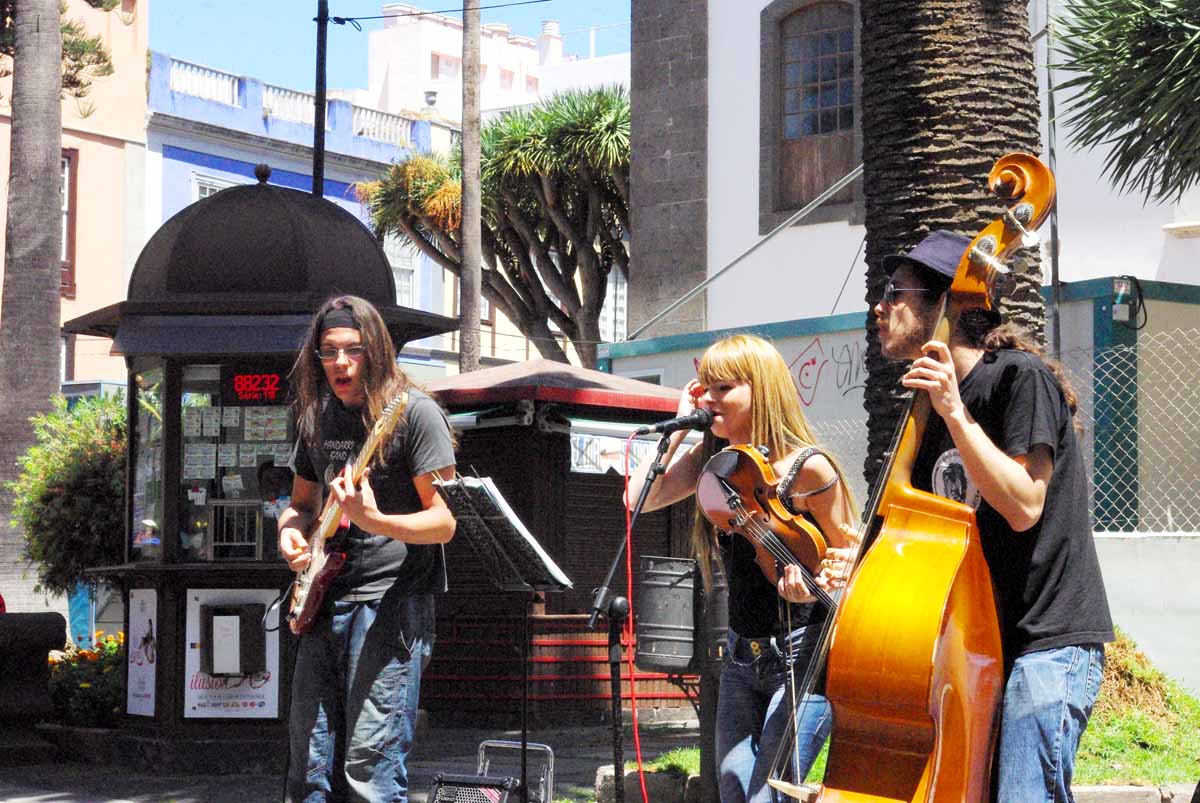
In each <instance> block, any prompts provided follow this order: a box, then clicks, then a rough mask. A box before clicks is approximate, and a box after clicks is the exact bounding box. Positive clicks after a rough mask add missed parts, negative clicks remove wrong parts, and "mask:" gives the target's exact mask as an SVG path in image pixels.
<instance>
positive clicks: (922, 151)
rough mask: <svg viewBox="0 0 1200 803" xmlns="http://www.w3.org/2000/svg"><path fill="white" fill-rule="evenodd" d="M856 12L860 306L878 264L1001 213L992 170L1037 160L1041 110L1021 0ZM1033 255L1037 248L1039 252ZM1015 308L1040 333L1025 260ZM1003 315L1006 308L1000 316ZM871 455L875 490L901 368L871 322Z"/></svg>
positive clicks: (870, 291)
mask: <svg viewBox="0 0 1200 803" xmlns="http://www.w3.org/2000/svg"><path fill="white" fill-rule="evenodd" d="M860 9H861V15H862V37H861V41H862V50H861V54H862V58H861V60H862V131H863V165H864V167H863V193H864V196H865V199H866V221H865V222H866V230H867V241H866V260H867V268H868V269H867V294H866V299H867V303H868V304H869V305H871V306H872V307H873V306H874V305H875V303H876V302H877V301H878V300H879V296H880V294H881V293H882V292H883V285H884V284H885V283H886V281H887V277H886V276H885V275H884V273H883V270H882V268H881V260H882V258H883V257H884V256H885V255H887V254H891V253H896V252H900V251H906V250H908V249H909V248H911V247H912V246H914V245H915V244H916V243H917V242H918V241H920V239H921V238H922V237H924V236H925V235H926V234H928V233H929V232H930V231H932V230H934V229H950V230H953V231H958V232H961V233H963V234H969V235H972V236H973V235H975V234H976V233H977V232H978V230H979V229H980V228H982V227H983V225H984V224H985V223H986V222H988V221H990V220H991V219H993V218H995V217H996V216H997V215H998V214H1000V212H1001V211H1002V206H1001V205H1000V204H999V203H997V201H996V199H995V198H993V197H992V196H990V195H989V194H988V192H987V174H988V171H989V170H990V169H991V167H992V165H993V164H994V163H995V161H996V159H998V158H999V157H1000V156H1002V155H1003V154H1005V153H1008V152H1010V151H1016V150H1020V151H1027V152H1030V153H1038V152H1039V150H1040V145H1039V142H1040V137H1039V129H1038V122H1039V106H1038V97H1037V82H1036V76H1035V73H1034V67H1033V47H1032V44H1031V42H1030V38H1029V17H1028V13H1027V10H1026V3H1025V2H1024V0H992V1H991V2H986V3H980V2H978V0H875V2H863V3H861V4H860ZM1035 254H1036V252H1035ZM1014 264H1015V265H1019V266H1021V267H1024V266H1025V265H1032V266H1033V267H1034V268H1035V270H1032V271H1031V270H1028V269H1024V270H1023V271H1022V276H1021V278H1020V280H1019V283H1018V287H1019V290H1018V293H1017V295H1018V296H1019V298H1020V299H1021V300H1020V301H1019V302H1018V303H1019V305H1020V306H1019V309H1020V310H1021V312H1022V314H1023V316H1024V317H1025V318H1026V319H1028V320H1033V321H1036V322H1038V326H1037V328H1039V329H1040V328H1041V323H1040V322H1041V321H1043V320H1044V310H1043V309H1042V308H1041V307H1040V305H1038V304H1033V303H1031V301H1030V299H1031V296H1034V295H1036V294H1037V288H1038V287H1039V286H1040V283H1041V282H1040V272H1039V271H1037V270H1036V268H1037V265H1038V263H1037V262H1036V261H1035V260H1030V259H1027V258H1021V256H1020V255H1018V258H1017V259H1016V260H1014ZM1003 309H1004V307H1003V305H1002V310H1003ZM867 373H868V376H867V387H866V393H865V398H864V402H863V403H864V406H865V407H866V409H867V413H868V423H867V427H868V452H867V459H866V463H865V465H864V467H863V473H864V476H865V477H866V479H867V482H868V483H873V482H874V480H875V477H876V475H877V474H878V472H879V468H880V466H881V464H882V458H883V452H884V450H885V449H886V448H887V444H888V442H889V440H890V438H891V435H892V431H893V430H894V429H895V426H896V421H897V417H898V415H899V410H900V406H901V399H902V393H901V388H900V384H899V378H900V375H901V374H902V373H903V366H902V365H900V364H898V363H892V362H889V361H887V360H885V359H884V358H883V357H882V356H881V354H880V352H879V337H878V331H877V328H876V326H875V322H874V316H873V315H870V316H868V323H867Z"/></svg>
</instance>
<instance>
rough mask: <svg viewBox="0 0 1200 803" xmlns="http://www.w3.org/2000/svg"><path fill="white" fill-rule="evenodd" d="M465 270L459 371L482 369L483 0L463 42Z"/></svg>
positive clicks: (473, 8) (469, 17)
mask: <svg viewBox="0 0 1200 803" xmlns="http://www.w3.org/2000/svg"><path fill="white" fill-rule="evenodd" d="M462 81H463V103H462V149H463V152H462V234H461V236H460V238H459V242H460V243H462V269H461V271H460V273H459V277H458V281H459V296H458V299H459V300H458V321H459V330H460V338H459V341H458V343H459V348H458V370H459V371H461V372H463V373H466V372H468V371H478V370H479V292H480V289H479V285H480V280H481V273H480V271H481V267H480V266H481V265H482V263H483V245H482V230H481V223H480V209H481V206H480V204H481V199H480V170H479V160H480V152H479V151H480V145H479V0H474V3H473V4H472V2H470V0H468V2H466V3H465V4H464V7H463V41H462Z"/></svg>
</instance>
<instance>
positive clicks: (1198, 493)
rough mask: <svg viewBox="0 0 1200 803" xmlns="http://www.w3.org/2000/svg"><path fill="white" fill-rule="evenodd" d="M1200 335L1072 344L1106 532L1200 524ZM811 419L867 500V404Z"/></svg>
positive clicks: (1067, 358)
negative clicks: (860, 412) (860, 413)
mask: <svg viewBox="0 0 1200 803" xmlns="http://www.w3.org/2000/svg"><path fill="white" fill-rule="evenodd" d="M1198 343H1200V330H1195V329H1190V330H1184V329H1177V330H1173V331H1169V332H1157V333H1149V334H1148V333H1146V332H1139V333H1138V339H1137V344H1136V345H1133V346H1114V347H1111V348H1107V349H1102V350H1095V349H1084V348H1076V349H1071V350H1068V351H1066V352H1064V353H1063V355H1062V358H1061V363H1062V366H1063V372H1064V374H1065V375H1066V377H1067V380H1068V381H1069V382H1070V383H1071V386H1072V387H1073V388H1074V390H1075V393H1076V394H1077V396H1078V400H1079V407H1078V411H1077V413H1076V421H1077V422H1078V424H1079V426H1080V428H1081V432H1080V447H1081V449H1082V452H1083V459H1084V462H1085V464H1086V466H1087V475H1088V480H1089V500H1088V501H1089V506H1090V509H1091V511H1092V527H1093V529H1095V530H1096V531H1097V532H1146V533H1176V532H1200V347H1198V345H1197V344H1198ZM810 425H811V426H812V429H813V433H814V434H815V435H816V436H817V439H818V441H819V442H820V443H821V444H823V445H824V446H826V447H828V448H829V449H830V450H831V451H832V452H833V453H834V454H835V455H837V457H838V459H839V460H840V461H841V464H842V467H843V468H844V469H845V470H846V476H847V479H848V480H849V481H850V485H851V488H852V490H853V491H854V493H855V496H856V497H857V499H858V502H859V504H860V505H861V504H863V503H864V502H865V501H866V484H865V482H864V481H863V479H862V472H861V470H860V468H861V466H862V465H863V461H864V459H865V457H866V451H867V437H866V419H865V413H864V417H861V418H860V417H855V418H847V419H836V420H823V421H822V420H816V419H813V420H811V421H810Z"/></svg>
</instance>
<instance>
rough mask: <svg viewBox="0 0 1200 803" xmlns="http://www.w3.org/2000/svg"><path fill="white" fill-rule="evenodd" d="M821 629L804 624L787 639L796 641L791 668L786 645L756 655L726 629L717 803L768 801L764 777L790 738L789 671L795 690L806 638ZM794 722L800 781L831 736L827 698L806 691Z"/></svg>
mask: <svg viewBox="0 0 1200 803" xmlns="http://www.w3.org/2000/svg"><path fill="white" fill-rule="evenodd" d="M820 629H821V626H820V625H819V624H816V625H811V626H809V627H802V628H799V629H797V630H795V631H793V632H792V634H791V635H790V636H789V637H788V641H789V642H790V643H791V644H793V645H796V648H795V651H794V653H793V657H792V659H791V666H790V667H789V661H788V660H787V659H786V658H785V657H784V650H785V645H783V644H777V645H774V646H772V647H770V648H768V649H762V650H760V651H759V652H758V654H757V655H755V654H754V652H753V651H752V650H751V648H750V641H749V640H748V639H745V638H742V637H741V636H739V635H737V634H736V633H734V632H733V631H732V630H730V631H729V638H728V641H727V645H726V646H727V652H726V657H725V665H724V666H723V667H722V669H721V687H720V699H719V701H718V702H717V775H718V785H719V788H720V792H721V803H770V801H771V799H772V798H771V788H770V787H769V786H767V777H768V775H769V773H770V771H771V768H772V764H773V763H774V762H775V754H776V753H777V752H778V750H779V745H780V742H781V741H783V740H784V739H785V738H786V737H788V736H789V733H788V716H789V712H790V711H791V710H792V706H791V698H790V694H791V692H790V688H789V687H790V685H791V681H790V679H789V675H791V674H792V673H794V674H795V676H796V686H797V689H799V688H800V683H801V680H802V678H803V676H804V673H805V670H806V668H807V667H808V663H809V660H810V658H811V655H812V645H811V644H810V643H809V642H811V641H813V640H814V639H815V636H816V635H817V633H818V631H820ZM806 636H808V638H806ZM789 670H790V671H789ZM796 725H797V728H796V731H797V734H798V736H797V744H798V745H799V749H798V750H797V751H796V752H795V753H794V754H793V755H792V759H793V760H794V761H795V763H796V764H797V765H798V771H796V777H798V778H799V779H800V781H803V780H804V776H805V775H807V774H808V770H809V768H810V767H812V764H813V762H814V761H815V760H816V758H817V755H818V754H819V753H820V752H821V747H822V746H824V744H825V740H826V739H827V738H828V737H829V730H830V728H831V726H832V720H831V718H830V714H829V702H828V701H827V700H826V699H825V698H824V697H822V696H820V695H816V694H811V695H808V696H807V698H806V699H805V700H804V704H803V705H802V707H801V708H800V711H799V713H798V718H797V721H796Z"/></svg>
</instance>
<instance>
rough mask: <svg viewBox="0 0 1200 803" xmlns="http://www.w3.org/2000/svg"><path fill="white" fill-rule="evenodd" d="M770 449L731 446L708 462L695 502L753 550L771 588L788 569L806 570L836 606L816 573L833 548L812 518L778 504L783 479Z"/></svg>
mask: <svg viewBox="0 0 1200 803" xmlns="http://www.w3.org/2000/svg"><path fill="white" fill-rule="evenodd" d="M767 456H768V454H767V447H765V446H758V447H754V446H749V445H738V446H728V447H726V448H725V449H722V450H721V451H719V452H717V453H716V454H715V455H713V456H712V457H710V458H709V460H708V462H707V463H706V464H705V465H704V469H703V470H702V471H701V472H700V478H699V479H698V480H697V482H696V504H697V505H698V506H699V507H700V511H701V513H703V514H704V517H705V518H706V519H708V521H709V522H710V523H711V524H712V525H713V526H714V527H716V528H717V529H719V530H725V531H726V532H731V533H737V534H738V535H740V536H742V537H744V538H746V539H747V540H748V541H749V542H750V544H751V545H752V546H753V547H754V553H755V556H754V560H755V563H757V564H758V568H759V569H760V570H761V571H762V573H763V575H764V576H765V577H766V578H767V580H769V581H770V583H771V585H775V584H776V583H778V582H779V577H780V575H781V574H782V570H783V567H784V566H787V565H797V566H799V567H800V569H801V573H802V574H803V576H804V580H805V582H806V583H807V585H808V587H809V590H810V592H811V593H812V594H813V595H815V596H816V597H817V598H818V599H819V600H821V601H822V602H824V603H826V604H827V605H831V604H832V603H831V600H830V599H829V597H828V594H827V593H826V592H825V591H823V590H822V589H821V588H820V586H818V585H817V584H816V583H815V582H814V580H813V575H815V574H816V573H817V571H818V570H819V566H820V563H821V559H822V558H824V557H825V550H826V549H827V548H828V546H829V544H828V543H827V542H826V540H825V536H824V535H822V534H821V531H820V530H819V529H817V528H816V527H815V526H814V525H813V524H812V523H811V522H810V521H809V520H808V519H806V518H805V517H804V516H802V515H796V514H793V513H791V512H789V511H788V509H787V508H786V507H784V506H783V502H781V501H780V500H779V495H778V489H779V478H778V477H777V476H776V474H775V470H774V469H773V468H772V467H771V464H770V462H768V461H767Z"/></svg>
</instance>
